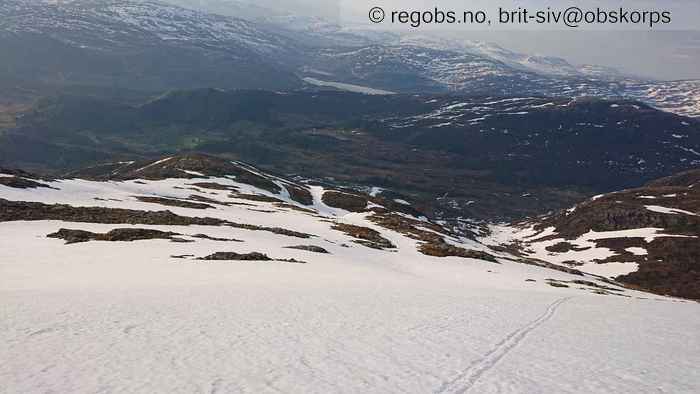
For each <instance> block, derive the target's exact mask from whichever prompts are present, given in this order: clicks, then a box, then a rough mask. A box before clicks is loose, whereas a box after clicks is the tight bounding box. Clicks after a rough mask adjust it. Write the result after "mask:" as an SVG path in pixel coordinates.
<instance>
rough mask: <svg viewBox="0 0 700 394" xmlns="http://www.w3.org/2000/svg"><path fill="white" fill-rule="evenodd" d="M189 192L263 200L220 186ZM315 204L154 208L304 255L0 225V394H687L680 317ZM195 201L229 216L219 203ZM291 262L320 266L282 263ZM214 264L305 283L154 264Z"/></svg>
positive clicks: (62, 185)
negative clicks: (70, 238) (457, 253)
mask: <svg viewBox="0 0 700 394" xmlns="http://www.w3.org/2000/svg"><path fill="white" fill-rule="evenodd" d="M195 181H196V180H163V181H137V182H135V181H125V182H90V181H81V180H70V181H58V182H50V183H49V184H50V186H52V187H55V188H56V189H47V188H44V189H36V190H34V189H31V190H30V189H23V190H19V189H11V188H8V187H5V186H0V198H4V199H8V200H11V201H41V202H45V203H64V204H71V205H74V206H104V207H115V208H129V209H140V210H148V209H150V210H162V209H166V208H163V207H159V206H154V205H153V204H149V203H146V202H143V201H138V200H136V199H135V198H134V197H133V196H134V195H142V196H143V195H158V196H163V197H168V198H186V197H187V196H189V195H190V194H197V193H199V192H192V191H191V190H186V189H185V188H187V187H190V186H189V185H190V184H191V183H193V182H195ZM206 181H209V182H218V183H221V184H228V185H231V186H235V187H238V188H240V189H241V191H242V192H244V193H257V194H270V193H269V192H265V191H262V190H260V189H255V188H253V187H252V186H247V185H243V184H239V183H236V182H235V181H234V180H232V179H227V178H221V179H214V180H212V179H207V180H206ZM216 193H219V194H216ZM322 194H323V190H322V189H320V188H318V187H317V188H313V189H312V195H313V197H314V203H313V205H311V206H309V207H306V208H308V209H310V210H314V211H316V212H317V213H316V214H309V213H307V212H303V211H299V210H290V209H282V208H279V207H278V208H277V209H272V208H273V205H272V204H271V203H268V202H251V201H246V203H250V204H253V205H256V206H249V205H241V204H238V205H229V206H217V207H215V208H212V209H205V210H196V209H191V208H181V207H168V208H167V209H170V210H171V211H173V212H174V213H177V214H179V215H183V216H200V217H203V216H207V217H218V218H222V219H226V220H235V221H236V222H239V223H248V224H254V225H261V226H272V225H276V226H280V227H285V228H290V229H293V230H295V231H301V232H306V233H310V234H313V235H315V237H313V238H310V239H298V238H292V237H289V236H286V235H282V234H274V233H271V232H265V231H250V230H247V229H241V228H230V227H219V226H141V225H139V226H134V227H138V228H149V229H159V230H162V231H173V232H177V233H179V234H182V237H183V238H185V239H190V236H191V235H193V234H199V233H204V234H206V235H208V236H210V237H223V238H235V239H239V240H242V241H244V242H241V243H226V242H220V241H215V240H212V239H197V240H196V242H189V243H173V242H170V241H168V240H143V241H135V242H103V241H94V242H86V243H78V244H71V245H65V244H64V242H63V241H62V240H58V239H50V238H46V235H47V234H49V233H53V232H55V231H57V230H59V229H60V228H71V229H81V230H87V231H92V232H100V233H104V232H107V231H109V230H111V229H115V228H124V227H129V226H128V225H112V224H93V223H66V222H60V221H37V222H25V221H13V222H2V223H0V300H2V308H1V309H0V359H2V363H0V382H1V383H0V392H2V393H45V392H60V393H81V392H85V393H92V392H124V393H126V392H129V393H133V392H137V393H191V392H207V393H279V392H282V393H398V392H411V393H466V392H471V393H492V392H493V393H496V392H498V393H552V392H557V393H611V392H614V393H697V392H699V391H700V373H699V372H698V369H697V365H700V339H699V338H698V335H697V333H698V332H700V306H699V305H698V304H697V303H693V302H684V301H680V300H675V299H670V298H663V297H658V296H651V295H648V294H644V293H639V292H634V291H629V290H626V291H624V292H621V294H622V296H615V295H605V296H604V295H596V294H593V293H592V292H590V291H582V290H581V289H580V287H581V286H579V285H574V284H572V285H571V286H570V287H569V288H558V287H552V286H550V285H549V284H548V283H547V282H548V280H549V279H554V280H558V281H564V282H566V281H572V280H575V279H582V277H579V276H573V275H569V274H566V273H563V272H559V271H551V270H548V269H544V268H540V267H535V266H529V265H523V264H518V263H515V262H513V261H511V260H507V259H499V262H500V264H496V263H492V262H487V261H482V260H475V259H463V258H456V257H448V258H437V257H429V256H425V255H422V254H420V253H419V252H418V251H417V250H416V241H415V240H413V239H410V238H408V237H406V236H404V235H401V234H399V233H396V232H393V231H391V230H387V229H383V228H379V227H378V226H375V225H374V224H373V223H371V222H370V221H369V220H367V219H366V215H365V214H362V213H348V212H345V211H342V210H338V209H331V208H330V207H327V206H325V205H324V204H323V202H322V201H320V196H322ZM206 195H207V196H208V197H210V198H213V199H218V200H226V201H228V202H236V201H237V200H236V199H235V198H233V197H230V196H226V194H225V193H222V192H209V193H207V194H206ZM276 197H277V198H281V199H285V198H286V197H285V194H284V193H280V194H279V195H276ZM237 202H243V201H237ZM287 203H289V204H296V203H294V202H293V201H291V200H288V201H287ZM264 208H266V209H264ZM329 222H341V223H349V224H354V225H362V226H367V227H370V228H373V229H376V230H377V231H380V232H381V235H382V236H383V237H386V238H387V239H388V240H390V241H391V242H392V243H394V244H395V245H396V246H397V248H396V249H395V250H375V249H370V248H367V247H365V246H362V245H359V244H355V243H352V241H351V239H350V238H349V237H348V236H347V235H345V234H343V233H341V232H338V231H334V230H332V229H331V225H332V223H329ZM465 242H466V241H465ZM299 244H309V245H316V246H321V247H323V248H325V249H327V250H328V251H329V252H330V253H329V254H316V253H311V252H308V251H304V250H295V249H287V248H286V247H287V246H292V245H299ZM472 246H473V247H477V246H478V245H477V244H476V243H474V245H472ZM215 251H237V252H241V253H244V252H250V251H260V252H264V253H266V254H269V255H270V256H273V257H276V258H294V259H298V260H303V261H305V262H307V264H292V263H284V262H279V261H274V262H256V261H245V262H230V261H229V262H225V261H200V260H193V259H175V258H171V257H170V256H173V255H188V254H189V255H194V256H205V255H207V254H209V253H213V252H215Z"/></svg>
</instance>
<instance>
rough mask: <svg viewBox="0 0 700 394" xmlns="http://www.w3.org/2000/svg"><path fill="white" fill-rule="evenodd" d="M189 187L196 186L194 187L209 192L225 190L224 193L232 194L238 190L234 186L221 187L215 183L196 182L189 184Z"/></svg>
mask: <svg viewBox="0 0 700 394" xmlns="http://www.w3.org/2000/svg"><path fill="white" fill-rule="evenodd" d="M189 186H196V187H200V188H202V189H210V190H225V191H232V192H237V191H238V188H237V187H236V186H232V185H222V184H220V183H216V182H197V183H192V184H189Z"/></svg>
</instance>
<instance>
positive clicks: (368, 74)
mask: <svg viewBox="0 0 700 394" xmlns="http://www.w3.org/2000/svg"><path fill="white" fill-rule="evenodd" d="M173 1H175V0H173ZM178 4H180V5H182V6H188V5H189V7H197V4H199V3H197V4H194V3H192V2H178ZM206 4H208V5H209V7H206V8H205V9H203V7H198V8H199V9H197V10H195V9H191V8H185V7H180V6H177V5H173V4H169V3H164V2H159V1H156V0H99V1H98V0H73V1H48V0H38V1H28V0H6V1H3V2H2V3H1V4H0V49H1V50H2V52H3V54H4V56H3V61H4V62H3V67H2V69H1V70H0V86H2V87H5V88H8V89H10V88H13V89H15V88H19V89H23V88H24V90H27V89H29V90H32V91H33V90H36V91H38V92H39V93H38V94H40V92H41V91H42V88H43V90H49V91H50V90H51V89H53V88H55V87H66V86H91V87H94V86H97V87H109V88H127V89H138V90H151V91H163V90H169V89H179V88H185V89H189V88H211V87H215V88H223V89H234V88H252V89H267V90H292V89H300V88H305V89H311V90H313V89H319V86H321V88H323V89H328V88H334V89H340V90H353V91H365V92H396V93H458V94H470V95H474V94H476V95H498V96H520V97H522V96H525V95H537V96H552V97H581V96H595V97H604V98H611V99H619V98H631V99H635V100H641V101H644V102H646V103H648V104H650V105H652V106H655V107H657V108H660V109H662V110H665V111H670V112H674V113H677V114H681V115H685V116H691V117H696V116H698V115H700V112H699V110H698V108H700V104H698V103H700V98H699V97H700V96H699V95H698V93H697V92H698V89H697V81H689V82H682V83H680V82H657V81H648V80H643V79H638V78H632V77H628V76H625V75H623V74H621V73H620V72H618V71H616V70H611V69H609V68H605V67H598V66H592V65H589V66H576V65H572V64H570V63H569V62H567V61H566V60H564V59H561V58H557V57H550V56H541V55H532V54H521V53H517V52H514V51H510V50H508V49H505V48H501V47H499V46H496V45H493V44H488V43H483V42H455V41H453V40H445V39H440V38H434V37H425V36H413V35H411V36H407V37H405V36H399V35H396V34H393V33H381V32H379V33H378V32H366V31H359V30H353V29H351V28H347V27H343V26H340V25H337V24H333V23H330V22H327V21H325V20H324V19H323V18H320V17H314V16H306V15H303V14H298V13H294V12H287V11H284V10H270V9H269V7H264V5H258V4H252V3H245V4H241V3H237V2H227V1H224V2H220V3H206Z"/></svg>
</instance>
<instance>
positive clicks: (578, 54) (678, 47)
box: [167, 0, 700, 80]
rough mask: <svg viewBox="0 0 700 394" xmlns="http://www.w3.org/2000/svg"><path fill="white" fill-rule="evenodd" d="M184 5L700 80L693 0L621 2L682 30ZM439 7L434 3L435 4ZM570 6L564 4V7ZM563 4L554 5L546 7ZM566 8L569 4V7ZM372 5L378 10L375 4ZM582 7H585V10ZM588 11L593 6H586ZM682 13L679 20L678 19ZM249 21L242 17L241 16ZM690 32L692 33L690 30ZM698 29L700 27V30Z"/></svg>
mask: <svg viewBox="0 0 700 394" xmlns="http://www.w3.org/2000/svg"><path fill="white" fill-rule="evenodd" d="M167 1H170V2H173V3H177V4H180V5H183V4H189V5H190V6H191V7H193V8H199V9H206V10H209V11H217V12H221V11H222V10H224V9H225V8H226V7H227V5H231V12H232V13H234V14H235V13H236V9H235V4H236V3H238V4H252V5H254V6H255V7H262V8H267V9H269V10H271V11H274V12H275V13H276V14H278V15H282V14H286V13H289V14H294V15H303V16H309V17H320V18H324V19H326V20H328V21H331V22H335V23H338V24H340V25H341V26H344V27H349V28H355V29H363V28H367V29H369V28H371V29H372V30H382V31H384V30H386V31H391V32H394V33H398V34H402V33H421V34H435V35H437V36H441V37H449V38H451V39H455V40H475V41H484V42H490V43H494V44H497V45H499V46H502V47H504V48H506V49H509V50H512V51H515V52H522V53H526V54H533V55H545V56H556V57H561V58H564V59H565V60H567V61H568V62H570V63H571V64H574V65H582V64H595V65H600V66H607V67H613V68H616V69H619V70H620V71H622V72H624V73H626V74H630V75H638V76H643V77H649V78H654V79H660V80H684V79H700V67H698V64H700V30H692V28H695V26H696V25H697V23H696V22H695V21H696V20H697V19H694V18H693V17H694V16H695V15H697V14H698V13H699V12H700V4H699V3H698V2H695V1H691V0H672V1H658V0H643V1H641V2H634V3H632V2H629V1H628V2H623V3H624V4H627V5H632V4H633V5H634V7H635V8H642V7H658V8H659V9H672V10H674V12H675V15H674V20H679V21H680V22H678V24H676V25H673V26H674V27H682V28H684V30H653V31H650V30H648V29H635V30H591V29H568V30H564V29H561V30H559V29H558V30H546V29H542V30H540V29H528V30H520V29H518V30H497V29H494V30H474V29H463V30H455V29H452V30H443V29H440V30H438V31H435V30H431V29H396V28H393V29H391V28H390V27H388V26H386V25H385V24H382V25H379V26H374V25H372V24H369V23H368V22H367V21H366V10H368V9H369V8H370V2H365V1H362V0H361V1H348V0H337V1H330V2H329V1H321V0H282V1H272V0H255V1H252V0H167ZM376 3H377V4H376V5H380V6H382V7H385V8H387V9H390V7H399V8H401V9H412V8H411V7H415V8H417V9H425V8H421V7H426V4H427V3H426V2H425V1H423V0H408V1H406V0H402V1H398V0H382V1H380V2H376ZM433 3H435V4H433ZM489 3H490V4H491V5H492V6H493V3H492V2H485V1H481V0H475V1H474V0H473V1H469V2H466V3H465V2H460V1H455V0H440V1H438V2H437V3H436V2H431V3H430V5H431V6H430V7H428V8H432V7H434V6H435V5H436V4H438V5H439V6H440V7H461V8H460V9H466V8H469V7H478V6H480V5H484V4H489ZM565 3H566V2H565ZM512 4H516V5H521V4H527V5H529V6H537V5H540V6H542V5H544V3H543V2H542V1H539V0H530V1H526V2H518V3H514V2H511V1H505V0H504V1H503V5H504V6H507V5H512ZM558 4H564V3H562V1H560V0H554V1H551V2H549V3H547V4H546V5H547V6H549V5H552V6H556V5H558ZM566 4H568V3H566ZM605 4H607V5H610V6H612V5H613V4H617V5H619V4H620V2H610V1H607V0H602V1H597V2H595V4H593V5H590V7H596V6H599V5H605ZM371 5H375V4H374V3H371ZM581 6H584V5H581ZM585 6H589V5H588V4H585ZM679 14H680V15H679ZM241 16H242V17H245V16H244V15H241ZM688 27H691V29H688ZM698 27H700V26H698Z"/></svg>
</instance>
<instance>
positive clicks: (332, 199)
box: [322, 190, 369, 212]
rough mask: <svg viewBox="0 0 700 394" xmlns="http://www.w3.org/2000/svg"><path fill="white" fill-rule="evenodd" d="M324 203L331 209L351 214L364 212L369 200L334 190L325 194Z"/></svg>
mask: <svg viewBox="0 0 700 394" xmlns="http://www.w3.org/2000/svg"><path fill="white" fill-rule="evenodd" d="M322 201H323V203H324V204H326V205H328V206H329V207H333V208H340V209H344V210H346V211H350V212H364V211H365V210H366V209H367V204H368V202H369V201H368V200H367V198H365V197H362V196H359V195H356V194H349V193H343V192H338V191H332V190H331V191H326V192H325V193H323V197H322Z"/></svg>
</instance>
